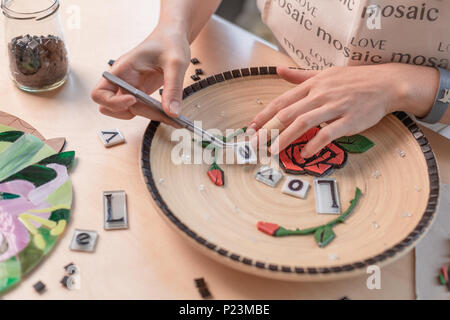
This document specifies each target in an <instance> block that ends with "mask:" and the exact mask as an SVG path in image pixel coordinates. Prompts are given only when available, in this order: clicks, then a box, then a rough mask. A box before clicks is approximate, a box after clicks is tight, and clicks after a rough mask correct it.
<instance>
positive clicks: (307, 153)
mask: <svg viewBox="0 0 450 320" xmlns="http://www.w3.org/2000/svg"><path fill="white" fill-rule="evenodd" d="M300 156H301V157H302V158H303V159H308V158H309V157H311V155H310V154H309V152H305V151H304V150H303V151H302V152H300Z"/></svg>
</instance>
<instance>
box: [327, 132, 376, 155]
mask: <svg viewBox="0 0 450 320" xmlns="http://www.w3.org/2000/svg"><path fill="white" fill-rule="evenodd" d="M335 143H337V144H338V145H339V146H340V147H341V148H342V149H344V150H345V151H347V152H350V153H363V152H366V151H367V150H369V149H370V148H372V147H373V146H374V143H373V142H372V141H370V140H369V139H367V138H366V137H364V136H362V135H359V134H355V135H353V136H349V137H341V138H339V139H337V140H335Z"/></svg>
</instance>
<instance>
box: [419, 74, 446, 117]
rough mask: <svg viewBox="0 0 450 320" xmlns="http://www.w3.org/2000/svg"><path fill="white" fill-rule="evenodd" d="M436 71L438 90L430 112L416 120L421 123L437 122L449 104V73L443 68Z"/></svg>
mask: <svg viewBox="0 0 450 320" xmlns="http://www.w3.org/2000/svg"><path fill="white" fill-rule="evenodd" d="M437 69H438V70H439V74H440V80H439V89H438V91H437V94H436V98H435V99H434V104H433V107H432V108H431V110H430V112H429V113H428V114H427V115H426V116H425V117H423V118H417V119H418V120H420V121H422V122H427V123H436V122H439V120H441V118H442V117H443V116H444V114H445V112H446V111H447V108H448V105H449V104H450V71H449V70H446V69H443V68H437Z"/></svg>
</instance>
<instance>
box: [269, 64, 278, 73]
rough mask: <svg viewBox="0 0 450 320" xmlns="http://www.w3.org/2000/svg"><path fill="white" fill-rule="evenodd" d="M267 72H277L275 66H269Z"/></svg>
mask: <svg viewBox="0 0 450 320" xmlns="http://www.w3.org/2000/svg"><path fill="white" fill-rule="evenodd" d="M269 74H277V67H273V66H271V67H269Z"/></svg>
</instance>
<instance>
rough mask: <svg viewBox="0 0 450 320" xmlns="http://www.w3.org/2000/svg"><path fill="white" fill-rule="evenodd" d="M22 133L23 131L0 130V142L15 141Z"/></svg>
mask: <svg viewBox="0 0 450 320" xmlns="http://www.w3.org/2000/svg"><path fill="white" fill-rule="evenodd" d="M23 135H24V133H23V132H22V131H6V132H0V141H2V142H15V141H16V140H17V139H19V138H20V137H21V136H23Z"/></svg>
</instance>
